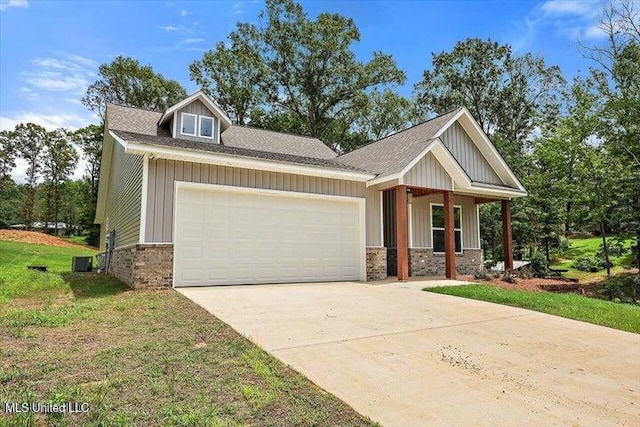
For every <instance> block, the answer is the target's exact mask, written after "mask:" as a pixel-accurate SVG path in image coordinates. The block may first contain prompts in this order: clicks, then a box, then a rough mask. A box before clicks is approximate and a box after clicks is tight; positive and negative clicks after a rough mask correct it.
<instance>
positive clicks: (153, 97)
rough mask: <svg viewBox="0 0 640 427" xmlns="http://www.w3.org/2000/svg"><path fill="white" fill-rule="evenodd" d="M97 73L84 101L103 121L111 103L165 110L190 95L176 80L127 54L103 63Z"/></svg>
mask: <svg viewBox="0 0 640 427" xmlns="http://www.w3.org/2000/svg"><path fill="white" fill-rule="evenodd" d="M98 75H99V77H98V80H96V81H95V82H94V83H92V84H91V85H90V86H89V87H88V88H87V90H86V92H85V94H84V97H83V98H82V103H83V104H84V105H86V106H87V107H89V109H90V110H92V111H94V112H96V113H97V114H98V115H99V116H100V117H101V118H102V120H104V117H105V110H106V107H107V104H108V103H113V104H120V105H126V106H130V107H138V108H146V109H150V110H166V109H167V108H168V107H170V106H172V105H174V104H176V103H178V102H180V101H181V100H182V99H184V98H186V96H187V92H186V91H185V89H184V88H183V87H182V86H181V85H180V83H178V82H177V81H175V80H171V79H167V78H165V77H164V76H163V75H162V74H158V73H155V72H154V71H153V68H151V66H150V65H140V63H139V62H138V61H137V60H135V59H133V58H129V57H126V56H117V57H116V58H115V59H114V60H113V61H112V62H111V63H110V64H102V65H100V67H99V71H98Z"/></svg>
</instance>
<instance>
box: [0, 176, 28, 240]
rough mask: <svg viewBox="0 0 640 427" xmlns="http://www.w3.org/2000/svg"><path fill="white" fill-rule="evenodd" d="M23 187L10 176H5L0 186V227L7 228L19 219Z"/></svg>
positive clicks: (20, 216)
mask: <svg viewBox="0 0 640 427" xmlns="http://www.w3.org/2000/svg"><path fill="white" fill-rule="evenodd" d="M24 187H25V186H24V185H18V184H16V183H15V182H14V181H13V179H11V178H7V179H6V181H5V183H4V185H3V186H2V187H0V228H7V227H9V226H10V225H13V224H17V223H19V222H20V221H21V219H22V211H21V206H22V200H23V198H24V194H23V191H24Z"/></svg>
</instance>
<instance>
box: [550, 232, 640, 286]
mask: <svg viewBox="0 0 640 427" xmlns="http://www.w3.org/2000/svg"><path fill="white" fill-rule="evenodd" d="M607 240H609V239H607ZM601 243H602V238H601V237H589V238H585V239H569V248H568V249H567V250H566V251H565V253H564V254H562V255H560V256H558V257H557V258H556V259H554V260H552V261H553V263H552V265H551V268H556V269H562V270H569V271H567V272H566V273H564V274H563V276H564V277H568V278H571V279H578V280H579V281H580V282H591V281H594V280H599V279H602V278H604V277H606V275H607V272H606V270H604V269H603V270H600V271H597V272H595V273H591V272H589V271H581V270H578V269H575V268H573V262H574V260H575V259H576V258H580V257H593V256H595V255H596V253H597V252H598V250H599V248H600V244H601ZM631 243H632V241H631V239H628V240H627V241H625V243H624V245H625V247H627V248H629V247H630V246H631ZM630 259H631V256H630V255H629V254H627V255H625V256H622V257H611V263H612V264H613V267H612V268H611V274H612V275H616V274H620V273H623V272H624V271H625V265H626V264H629V262H630Z"/></svg>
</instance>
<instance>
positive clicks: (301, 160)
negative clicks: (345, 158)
mask: <svg viewBox="0 0 640 427" xmlns="http://www.w3.org/2000/svg"><path fill="white" fill-rule="evenodd" d="M112 132H113V133H114V134H115V135H116V136H118V137H119V138H121V139H123V140H125V141H127V142H136V143H142V144H149V145H158V146H163V147H173V148H182V149H186V150H195V151H205V152H210V153H220V154H227V155H232V156H240V157H248V158H252V159H261V160H269V161H276V162H283V163H291V164H296V165H305V166H315V167H321V168H325V169H334V170H340V171H350V172H360V173H367V172H365V171H364V170H361V169H358V168H356V167H353V166H349V165H345V164H341V163H338V162H336V161H334V160H332V159H318V158H313V157H302V156H294V155H291V154H283V153H274V152H268V151H259V150H249V149H246V148H237V147H228V146H225V145H221V144H212V143H209V142H198V141H190V140H186V139H179V138H172V137H171V136H157V135H145V134H141V133H134V132H126V131H121V130H112Z"/></svg>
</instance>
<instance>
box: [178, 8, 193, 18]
mask: <svg viewBox="0 0 640 427" xmlns="http://www.w3.org/2000/svg"><path fill="white" fill-rule="evenodd" d="M190 14H191V12H189V11H188V10H187V9H182V10H180V16H187V15H190Z"/></svg>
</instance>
